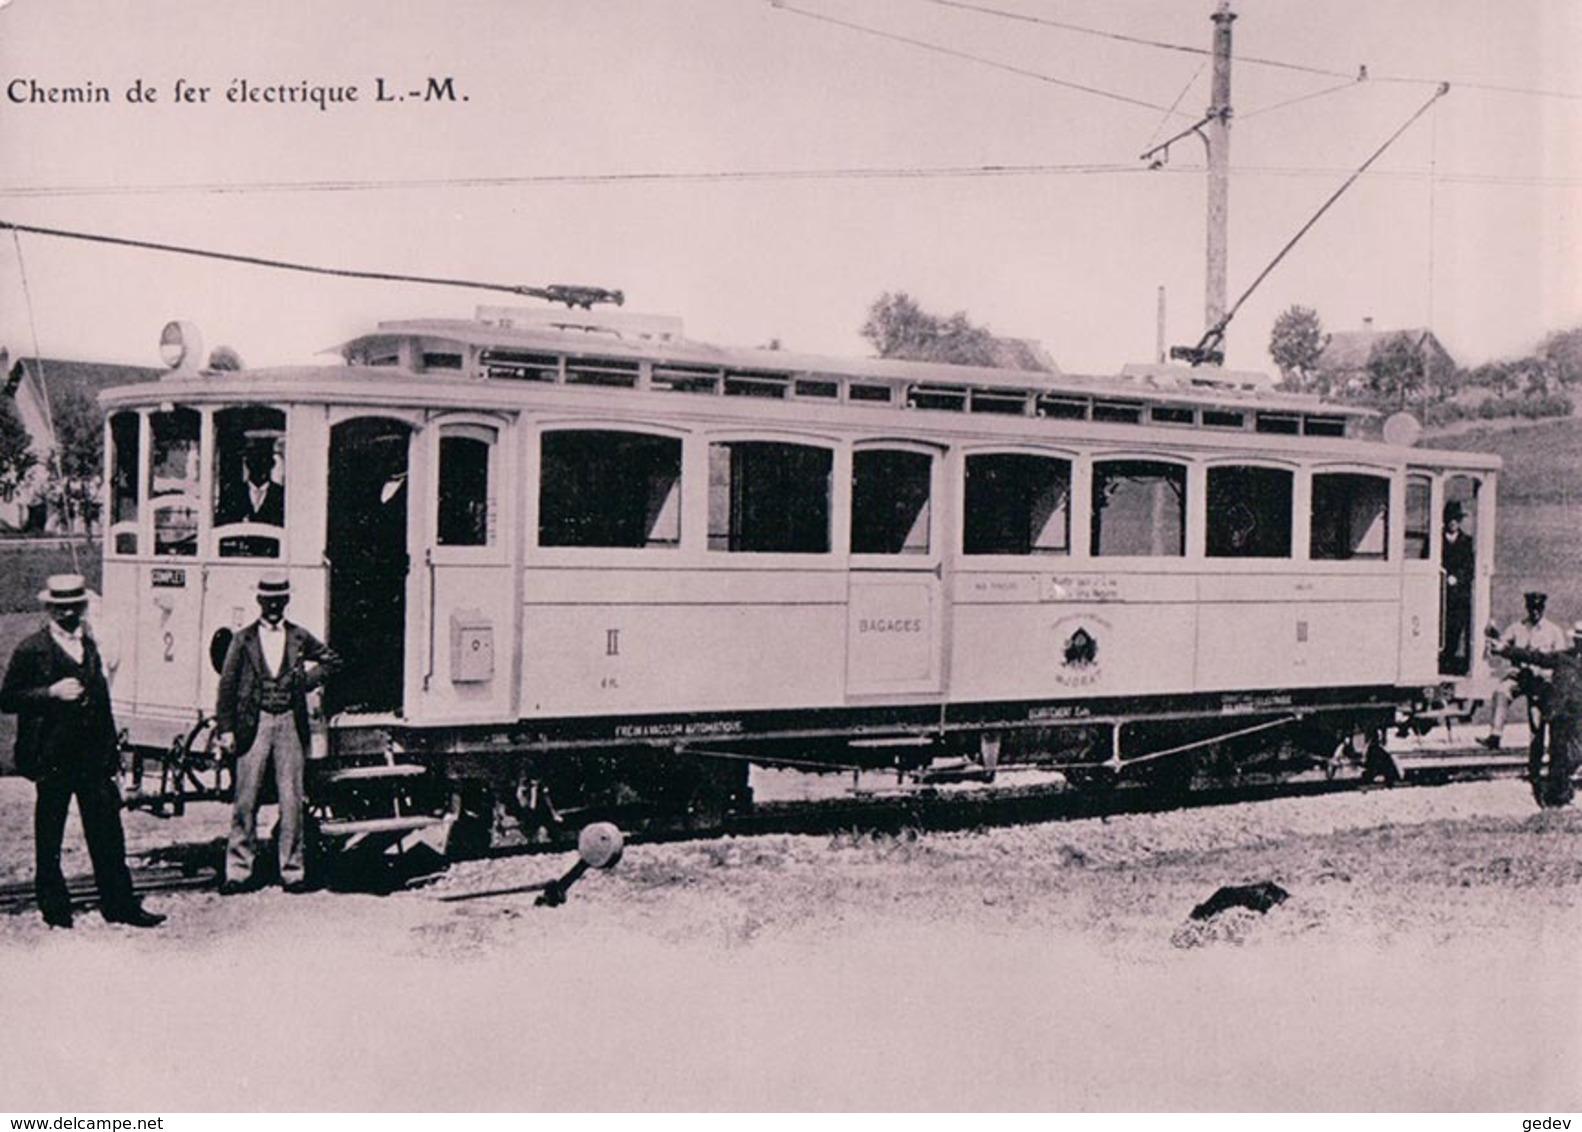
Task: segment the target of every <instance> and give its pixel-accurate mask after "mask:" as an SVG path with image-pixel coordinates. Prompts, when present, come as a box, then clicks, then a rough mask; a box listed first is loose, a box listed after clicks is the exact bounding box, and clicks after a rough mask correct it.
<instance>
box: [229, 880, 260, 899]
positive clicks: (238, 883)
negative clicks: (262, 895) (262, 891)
mask: <svg viewBox="0 0 1582 1132" xmlns="http://www.w3.org/2000/svg"><path fill="white" fill-rule="evenodd" d="M256 891H258V886H257V885H256V884H254V883H253V882H252V881H250V880H228V881H225V882H224V883H223V884H221V885H220V895H221V896H240V895H241V894H242V893H244V892H256Z"/></svg>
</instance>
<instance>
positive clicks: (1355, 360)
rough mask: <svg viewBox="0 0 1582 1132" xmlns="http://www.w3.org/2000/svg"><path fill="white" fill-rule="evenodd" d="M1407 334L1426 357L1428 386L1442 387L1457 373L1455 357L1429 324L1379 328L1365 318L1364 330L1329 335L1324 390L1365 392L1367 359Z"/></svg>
mask: <svg viewBox="0 0 1582 1132" xmlns="http://www.w3.org/2000/svg"><path fill="white" fill-rule="evenodd" d="M1402 337H1404V338H1405V339H1406V341H1407V342H1408V343H1410V344H1411V346H1412V347H1413V348H1414V349H1416V350H1418V351H1419V352H1420V353H1421V354H1422V357H1423V374H1424V376H1425V377H1426V378H1427V383H1428V385H1429V386H1431V387H1432V386H1442V385H1445V384H1446V383H1447V382H1448V379H1449V378H1450V376H1451V375H1452V374H1454V373H1455V372H1456V360H1455V358H1453V357H1451V356H1450V351H1449V350H1447V349H1445V346H1444V343H1442V342H1441V341H1440V340H1439V338H1438V337H1437V336H1436V335H1435V334H1434V332H1433V331H1432V330H1430V329H1429V328H1428V327H1426V326H1413V327H1406V328H1403V329H1399V330H1380V329H1377V328H1376V327H1375V326H1374V325H1373V319H1371V318H1365V319H1363V320H1362V329H1361V330H1337V331H1334V332H1333V333H1331V334H1330V336H1329V342H1328V343H1327V344H1326V345H1325V346H1324V350H1323V353H1321V354H1319V356H1318V365H1317V369H1318V372H1319V375H1320V378H1319V380H1320V381H1321V382H1322V387H1323V389H1324V390H1325V391H1326V392H1327V393H1328V394H1329V395H1331V396H1343V395H1345V394H1355V393H1362V392H1366V391H1367V390H1368V388H1369V386H1370V381H1369V374H1368V362H1369V361H1370V360H1371V359H1372V358H1373V356H1374V352H1375V351H1376V350H1379V349H1381V348H1383V347H1384V346H1385V345H1386V344H1388V343H1389V342H1391V341H1393V340H1394V339H1397V338H1402Z"/></svg>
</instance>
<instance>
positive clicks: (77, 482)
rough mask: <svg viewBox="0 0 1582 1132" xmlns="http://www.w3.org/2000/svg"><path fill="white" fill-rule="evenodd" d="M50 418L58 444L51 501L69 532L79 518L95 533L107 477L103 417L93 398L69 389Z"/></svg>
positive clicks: (80, 391)
mask: <svg viewBox="0 0 1582 1132" xmlns="http://www.w3.org/2000/svg"><path fill="white" fill-rule="evenodd" d="M51 415H52V416H53V417H54V418H55V443H56V448H55V459H54V467H52V468H51V469H50V471H51V476H50V495H51V499H52V501H53V502H54V503H55V507H56V510H57V512H58V514H59V515H60V518H61V521H62V523H63V524H64V525H65V527H66V529H67V530H71V529H72V528H73V527H75V526H76V524H77V521H78V520H79V519H80V520H81V521H82V524H83V527H84V529H85V530H88V531H92V529H93V523H94V520H95V519H96V518H97V517H98V513H99V486H100V481H101V480H102V479H103V476H104V414H103V413H101V412H100V411H99V405H98V402H96V401H95V400H94V399H93V397H92V396H91V395H89V394H88V393H85V392H83V391H82V390H81V389H67V390H65V391H64V392H63V393H62V394H61V395H60V396H58V397H56V398H55V402H54V404H53V405H52V406H51Z"/></svg>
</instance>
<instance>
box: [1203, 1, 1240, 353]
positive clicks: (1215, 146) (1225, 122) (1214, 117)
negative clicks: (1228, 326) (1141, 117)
mask: <svg viewBox="0 0 1582 1132" xmlns="http://www.w3.org/2000/svg"><path fill="white" fill-rule="evenodd" d="M1235 19H1236V13H1235V12H1232V11H1231V10H1230V0H1220V4H1219V8H1218V9H1217V10H1216V11H1215V12H1214V16H1213V20H1214V84H1213V94H1212V101H1211V102H1210V104H1209V108H1208V116H1207V120H1206V121H1205V122H1204V124H1203V131H1204V132H1203V140H1204V143H1205V144H1206V145H1207V147H1208V274H1207V278H1206V279H1205V281H1204V288H1203V329H1204V332H1205V333H1206V334H1208V333H1213V332H1214V331H1215V330H1216V329H1220V330H1222V329H1223V328H1222V326H1221V324H1222V323H1223V321H1224V319H1225V310H1226V296H1225V260H1226V248H1227V245H1228V242H1229V227H1230V39H1231V36H1230V25H1231V24H1232V23H1233V22H1234V21H1235ZM1219 348H1220V349H1221V350H1223V348H1224V346H1223V343H1221V344H1220V345H1219Z"/></svg>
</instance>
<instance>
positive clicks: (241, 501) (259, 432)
mask: <svg viewBox="0 0 1582 1132" xmlns="http://www.w3.org/2000/svg"><path fill="white" fill-rule="evenodd" d="M285 437H286V414H285V413H284V412H282V411H281V410H279V409H271V408H269V407H267V406H265V405H241V406H238V407H236V408H231V409H221V410H220V411H219V412H217V413H215V414H214V525H215V526H216V527H225V526H229V525H231V524H233V523H253V524H256V525H259V526H266V527H284V526H285V525H286V440H285ZM220 557H222V558H278V557H280V539H279V538H276V537H274V536H270V535H260V534H239V533H238V534H222V535H221V536H220Z"/></svg>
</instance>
